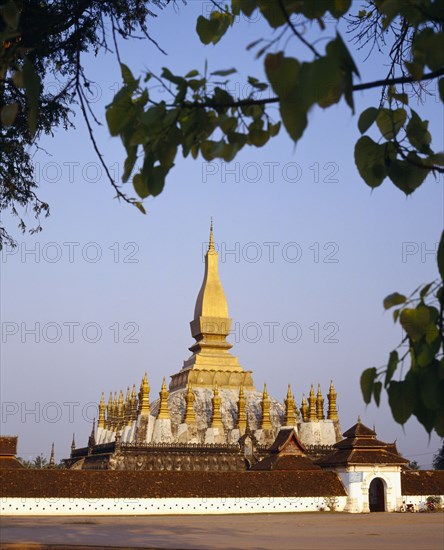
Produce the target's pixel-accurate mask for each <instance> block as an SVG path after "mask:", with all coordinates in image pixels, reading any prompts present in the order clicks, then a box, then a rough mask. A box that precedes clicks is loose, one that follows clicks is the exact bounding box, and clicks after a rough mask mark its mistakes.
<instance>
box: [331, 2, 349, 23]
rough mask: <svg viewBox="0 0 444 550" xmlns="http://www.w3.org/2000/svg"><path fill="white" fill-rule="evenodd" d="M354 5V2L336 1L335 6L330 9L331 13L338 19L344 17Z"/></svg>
mask: <svg viewBox="0 0 444 550" xmlns="http://www.w3.org/2000/svg"><path fill="white" fill-rule="evenodd" d="M351 5H352V0H334V2H333V6H331V7H330V13H331V14H332V15H333V17H335V18H336V19H339V18H340V17H341V16H342V15H344V14H345V13H346V12H347V11H348V10H349V9H350V6H351Z"/></svg>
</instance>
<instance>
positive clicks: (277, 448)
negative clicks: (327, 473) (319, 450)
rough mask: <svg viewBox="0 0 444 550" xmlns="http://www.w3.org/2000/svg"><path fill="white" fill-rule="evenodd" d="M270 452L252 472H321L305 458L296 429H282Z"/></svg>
mask: <svg viewBox="0 0 444 550" xmlns="http://www.w3.org/2000/svg"><path fill="white" fill-rule="evenodd" d="M268 452H269V454H268V456H266V457H265V458H263V459H262V460H261V461H260V462H258V463H257V464H255V465H254V466H253V467H252V468H251V469H252V470H313V471H316V470H321V468H320V466H318V465H317V464H315V463H314V462H312V461H311V460H310V459H309V458H307V457H306V456H305V455H306V450H305V447H304V446H303V445H302V443H301V442H300V441H299V438H298V436H297V434H296V431H295V430H294V428H283V429H281V430H280V431H279V433H278V435H277V437H276V439H275V440H274V442H273V444H272V445H271V447H270V448H269V450H268Z"/></svg>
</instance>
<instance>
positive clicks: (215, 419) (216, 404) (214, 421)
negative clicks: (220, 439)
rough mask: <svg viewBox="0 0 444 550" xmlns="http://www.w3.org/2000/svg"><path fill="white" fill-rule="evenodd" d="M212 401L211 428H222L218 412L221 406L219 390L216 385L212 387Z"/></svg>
mask: <svg viewBox="0 0 444 550" xmlns="http://www.w3.org/2000/svg"><path fill="white" fill-rule="evenodd" d="M213 393H214V395H213V399H212V402H213V416H212V418H211V427H212V428H223V423H222V414H221V410H220V405H221V402H222V400H221V398H220V397H219V388H218V387H217V384H216V385H215V386H214V390H213Z"/></svg>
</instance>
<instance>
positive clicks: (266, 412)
mask: <svg viewBox="0 0 444 550" xmlns="http://www.w3.org/2000/svg"><path fill="white" fill-rule="evenodd" d="M261 428H262V429H263V430H271V429H272V428H273V426H272V425H271V419H270V398H269V397H268V392H267V384H264V392H263V394H262V423H261Z"/></svg>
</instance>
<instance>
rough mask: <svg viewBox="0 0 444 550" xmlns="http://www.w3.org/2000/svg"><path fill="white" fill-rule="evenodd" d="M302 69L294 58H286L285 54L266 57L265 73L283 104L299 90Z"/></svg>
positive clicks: (279, 53)
mask: <svg viewBox="0 0 444 550" xmlns="http://www.w3.org/2000/svg"><path fill="white" fill-rule="evenodd" d="M300 69H301V64H300V63H299V61H298V60H297V59H294V58H292V57H284V54H283V52H278V53H276V54H272V53H269V54H268V55H267V56H266V58H265V72H266V74H267V78H268V81H269V82H270V84H271V86H272V88H273V91H274V92H275V93H276V95H277V96H278V97H279V99H280V100H281V103H282V100H284V99H286V98H289V97H291V96H292V95H293V94H294V93H295V91H296V90H297V84H298V80H299V72H300Z"/></svg>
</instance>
